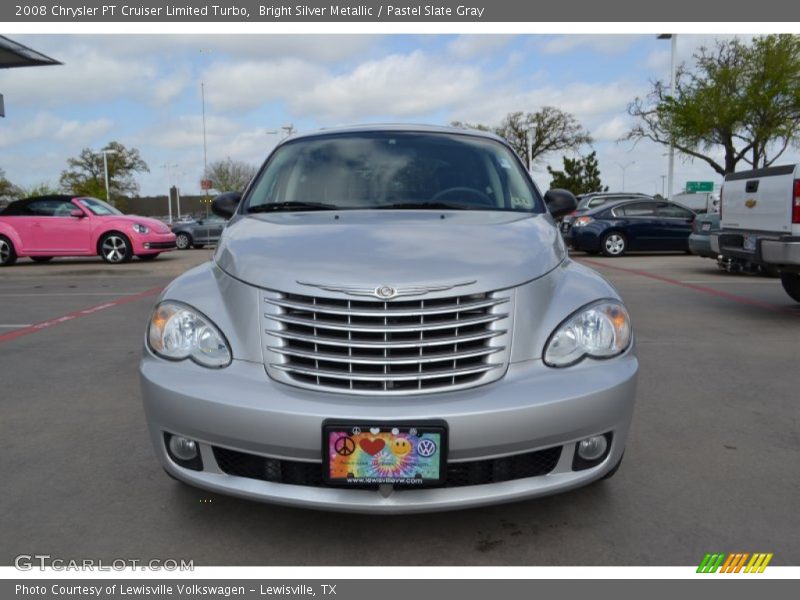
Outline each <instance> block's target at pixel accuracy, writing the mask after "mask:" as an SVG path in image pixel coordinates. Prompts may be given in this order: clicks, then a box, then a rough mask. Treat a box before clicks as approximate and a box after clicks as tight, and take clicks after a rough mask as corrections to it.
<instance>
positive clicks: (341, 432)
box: [322, 422, 447, 487]
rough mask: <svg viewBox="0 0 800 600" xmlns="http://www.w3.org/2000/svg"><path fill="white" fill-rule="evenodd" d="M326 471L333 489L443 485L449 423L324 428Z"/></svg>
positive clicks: (366, 424) (355, 425)
mask: <svg viewBox="0 0 800 600" xmlns="http://www.w3.org/2000/svg"><path fill="white" fill-rule="evenodd" d="M322 434H323V435H322V438H323V470H324V477H325V481H326V483H328V484H331V485H343V486H348V487H350V486H352V487H358V486H376V485H383V484H389V485H394V486H402V487H422V486H427V485H436V484H438V483H441V482H442V481H444V477H445V473H444V470H445V468H446V464H447V463H446V462H445V457H446V451H447V446H446V444H447V428H446V425H445V424H444V423H439V422H437V423H436V424H431V423H417V424H407V423H404V424H392V423H328V422H326V423H324V424H323V427H322Z"/></svg>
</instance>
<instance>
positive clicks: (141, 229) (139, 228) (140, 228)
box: [133, 223, 150, 233]
mask: <svg viewBox="0 0 800 600" xmlns="http://www.w3.org/2000/svg"><path fill="white" fill-rule="evenodd" d="M133 230H134V231H135V232H136V233H150V228H149V227H148V226H147V225H142V224H141V223H134V224H133Z"/></svg>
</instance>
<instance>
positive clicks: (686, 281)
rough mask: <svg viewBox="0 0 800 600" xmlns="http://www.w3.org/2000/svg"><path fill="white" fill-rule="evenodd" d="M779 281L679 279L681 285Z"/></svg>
mask: <svg viewBox="0 0 800 600" xmlns="http://www.w3.org/2000/svg"><path fill="white" fill-rule="evenodd" d="M780 282H781V280H780V279H757V280H756V279H750V280H747V279H744V280H738V281H734V280H732V279H681V283H735V284H739V283H780Z"/></svg>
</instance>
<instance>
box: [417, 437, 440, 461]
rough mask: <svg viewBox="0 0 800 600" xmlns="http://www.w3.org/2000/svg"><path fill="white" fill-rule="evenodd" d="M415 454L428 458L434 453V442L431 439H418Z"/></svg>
mask: <svg viewBox="0 0 800 600" xmlns="http://www.w3.org/2000/svg"><path fill="white" fill-rule="evenodd" d="M417 454H419V455H420V456H424V457H425V458H428V457H430V456H433V455H434V454H436V442H434V441H433V440H420V441H419V444H417Z"/></svg>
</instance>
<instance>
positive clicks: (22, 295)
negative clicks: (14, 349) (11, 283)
mask: <svg viewBox="0 0 800 600" xmlns="http://www.w3.org/2000/svg"><path fill="white" fill-rule="evenodd" d="M138 293H139V292H136V291H132V292H131V291H126V292H42V293H38V294H36V293H34V294H31V293H28V294H2V293H0V298H35V297H37V296H128V295H130V294H138Z"/></svg>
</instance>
